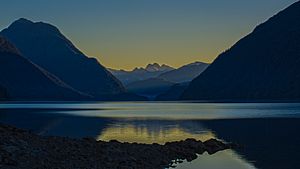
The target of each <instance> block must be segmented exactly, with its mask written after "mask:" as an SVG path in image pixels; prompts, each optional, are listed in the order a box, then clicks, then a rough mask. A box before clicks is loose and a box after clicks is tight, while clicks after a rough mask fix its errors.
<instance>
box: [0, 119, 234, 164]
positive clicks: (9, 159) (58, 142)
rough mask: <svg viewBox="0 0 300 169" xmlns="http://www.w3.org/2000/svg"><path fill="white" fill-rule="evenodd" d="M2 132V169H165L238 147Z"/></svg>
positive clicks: (9, 129)
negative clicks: (148, 142) (144, 142)
mask: <svg viewBox="0 0 300 169" xmlns="http://www.w3.org/2000/svg"><path fill="white" fill-rule="evenodd" d="M0 131H1V132H0V168H1V167H2V166H3V168H9V169H27V168H56V169H63V168H78V169H86V168H89V169H107V168H109V169H123V168H124V169H128V168H130V169H131V168H132V169H140V168H143V169H153V168H161V169H163V168H166V167H174V166H175V165H176V164H177V163H181V162H182V161H183V160H187V161H192V160H194V159H196V158H197V154H202V153H203V152H204V151H207V152H208V153H209V154H212V153H215V152H217V151H220V150H224V149H228V148H232V147H234V146H235V144H225V143H223V142H221V141H218V140H216V139H211V140H208V141H205V142H202V141H198V140H195V139H186V140H184V141H175V142H168V143H166V144H165V145H160V144H156V143H153V144H139V143H121V142H119V141H117V140H111V141H109V142H104V141H96V140H95V139H93V138H82V139H71V138H65V137H44V136H39V135H35V134H33V133H30V132H28V131H25V130H20V129H17V128H14V127H10V126H5V125H1V124H0ZM6 149H8V150H10V151H9V152H8V151H7V150H6ZM17 162H18V163H17Z"/></svg>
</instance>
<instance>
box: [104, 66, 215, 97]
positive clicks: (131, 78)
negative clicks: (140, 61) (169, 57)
mask: <svg viewBox="0 0 300 169" xmlns="http://www.w3.org/2000/svg"><path fill="white" fill-rule="evenodd" d="M208 66H209V64H207V63H202V62H195V63H191V64H188V65H184V66H182V67H180V68H178V69H175V68H173V67H171V66H168V65H165V64H163V65H159V64H158V63H153V64H148V65H147V66H146V67H145V68H135V69H133V70H132V71H124V70H113V69H110V71H111V72H112V74H113V75H115V76H116V77H117V78H118V79H119V80H120V81H122V83H123V84H124V85H125V88H126V89H127V90H128V91H130V92H133V93H136V94H138V95H142V96H147V97H148V98H149V99H151V100H153V99H155V98H156V97H157V96H158V95H160V94H162V93H164V92H167V91H168V90H169V89H170V88H171V87H172V86H173V85H175V84H177V83H186V82H189V81H191V80H192V79H193V78H195V77H197V76H198V75H199V74H200V73H202V72H203V71H204V70H205V69H206V68H207V67H208ZM177 99H178V98H177Z"/></svg>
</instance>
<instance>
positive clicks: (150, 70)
mask: <svg viewBox="0 0 300 169" xmlns="http://www.w3.org/2000/svg"><path fill="white" fill-rule="evenodd" d="M109 70H110V72H111V73H112V74H113V75H114V76H116V77H117V78H118V79H119V80H120V81H121V82H122V83H123V84H124V85H128V84H130V83H133V82H137V81H142V80H146V79H150V78H156V77H157V76H159V75H161V74H163V73H165V72H168V71H171V70H174V68H172V67H170V66H168V65H165V64H163V65H159V64H158V63H153V64H148V65H147V66H146V67H145V68H142V67H140V68H135V69H133V70H132V71H125V70H115V69H109Z"/></svg>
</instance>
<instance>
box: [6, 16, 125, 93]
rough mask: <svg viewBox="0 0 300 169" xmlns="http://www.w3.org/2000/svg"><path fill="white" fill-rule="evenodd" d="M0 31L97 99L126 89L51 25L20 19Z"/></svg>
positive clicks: (27, 54) (26, 53) (32, 58)
mask: <svg viewBox="0 0 300 169" xmlns="http://www.w3.org/2000/svg"><path fill="white" fill-rule="evenodd" d="M1 35H3V36H4V37H6V38H7V39H8V40H9V41H11V42H12V43H14V44H15V45H16V46H17V48H18V49H19V50H20V52H21V53H22V54H23V55H24V57H26V58H27V59H29V60H30V61H32V62H33V63H35V64H37V65H38V66H40V67H42V68H44V69H45V70H47V71H49V72H50V73H51V74H53V75H55V76H56V77H58V78H60V79H61V80H62V81H64V82H66V83H67V84H68V85H70V86H72V87H73V88H74V89H76V90H79V91H81V92H84V93H87V94H89V95H92V96H94V97H95V98H97V99H105V98H106V97H111V96H112V95H118V94H123V93H124V92H125V89H124V87H123V86H122V84H121V83H120V82H119V80H117V79H116V78H115V77H114V76H113V75H112V74H111V73H110V72H108V71H107V70H106V69H105V68H104V67H103V66H102V65H101V64H100V63H99V62H98V61H97V60H96V59H94V58H88V57H87V56H85V55H84V54H83V53H82V52H81V51H79V50H78V49H77V48H76V47H75V46H74V45H73V44H72V43H71V42H70V41H69V40H68V39H67V38H66V37H65V36H64V35H62V34H61V33H60V31H59V30H58V29H57V28H56V27H54V26H52V25H49V24H46V23H42V22H37V23H34V22H31V21H29V20H26V19H19V20H17V21H15V22H14V23H13V24H11V25H10V26H9V27H8V28H7V29H4V30H3V31H2V32H1ZM16 72H17V70H16Z"/></svg>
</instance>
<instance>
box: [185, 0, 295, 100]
mask: <svg viewBox="0 0 300 169" xmlns="http://www.w3.org/2000/svg"><path fill="white" fill-rule="evenodd" d="M299 20H300V1H298V2H296V3H295V4H293V5H291V6H290V7H288V8H287V9H285V10H283V11H282V12H280V13H278V14H277V15H275V16H274V17H272V18H270V19H269V20H268V21H267V22H265V23H263V24H261V25H259V26H258V27H256V28H255V30H254V31H253V32H252V33H251V34H249V35H248V36H246V37H244V38H243V39H241V40H240V41H239V42H237V43H236V44H235V45H234V46H233V47H232V48H231V49H229V50H228V51H226V52H224V53H222V54H221V55H220V56H219V57H218V58H217V59H216V60H215V61H214V62H213V63H212V64H211V65H210V66H209V67H208V68H207V69H206V70H205V71H204V72H203V73H202V74H201V75H200V76H198V77H197V78H196V79H194V80H193V81H192V82H191V83H190V85H189V87H188V89H187V90H186V91H185V92H184V94H183V96H182V98H183V99H186V100H299V99H300V69H299V64H300V59H299V58H300V22H299Z"/></svg>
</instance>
